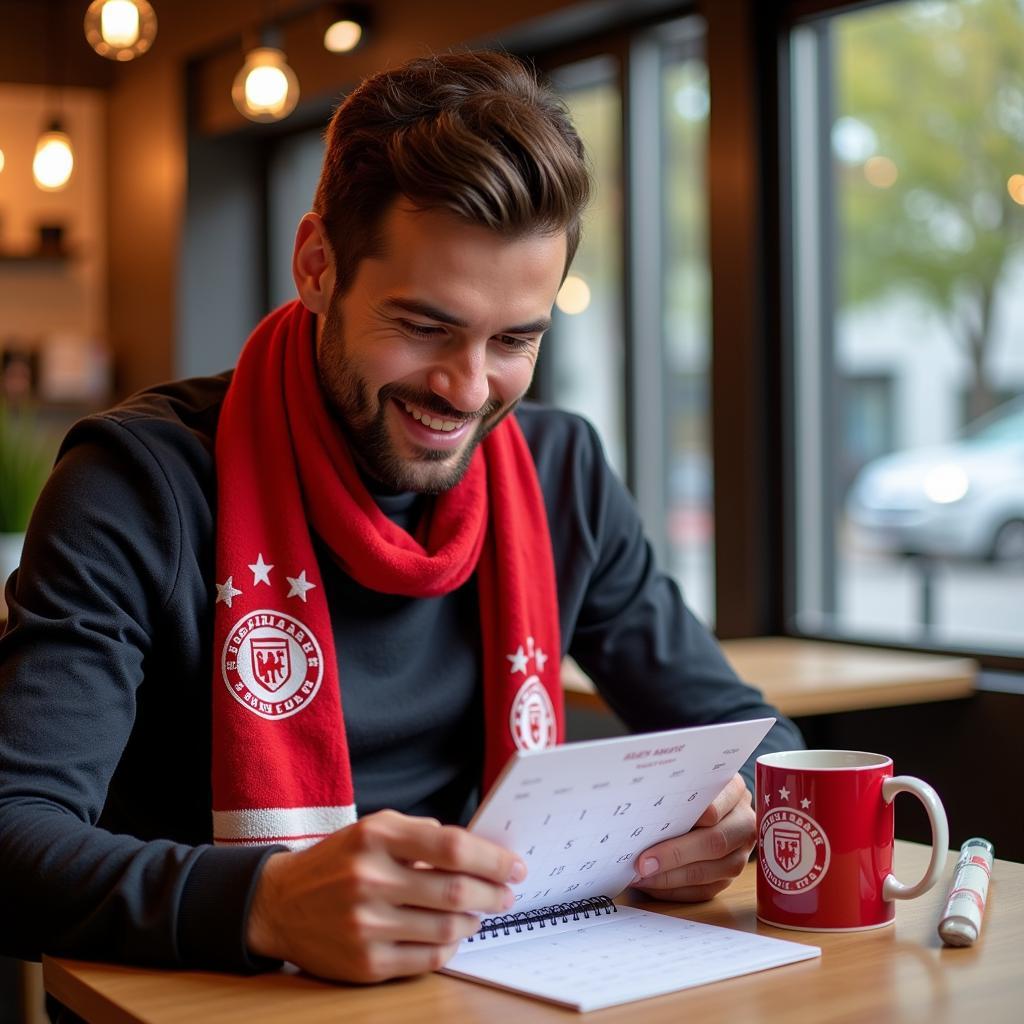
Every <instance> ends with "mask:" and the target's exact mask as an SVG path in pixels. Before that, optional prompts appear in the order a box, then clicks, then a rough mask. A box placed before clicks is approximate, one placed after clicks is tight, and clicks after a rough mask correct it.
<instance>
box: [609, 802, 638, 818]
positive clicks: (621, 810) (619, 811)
mask: <svg viewBox="0 0 1024 1024" xmlns="http://www.w3.org/2000/svg"><path fill="white" fill-rule="evenodd" d="M632 806H633V805H632V804H631V803H629V801H626V803H624V804H619V806H618V807H616V808H615V810H614V811H612V817H613V818H621V817H622V815H623V814H625V813H626V811H628V810H629V809H630V807H632Z"/></svg>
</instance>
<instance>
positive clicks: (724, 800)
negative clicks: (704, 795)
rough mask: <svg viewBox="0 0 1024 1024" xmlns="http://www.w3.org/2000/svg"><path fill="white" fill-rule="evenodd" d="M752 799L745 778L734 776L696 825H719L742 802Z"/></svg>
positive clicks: (701, 826)
mask: <svg viewBox="0 0 1024 1024" xmlns="http://www.w3.org/2000/svg"><path fill="white" fill-rule="evenodd" d="M744 798H745V799H747V800H748V801H749V800H750V799H751V797H750V790H749V789H747V784H746V782H745V781H744V780H743V776H742V775H739V774H736V775H734V776H733V777H732V778H731V779H730V780H729V781H728V782H727V783H726V785H725V787H724V788H723V789H722V792H721V793H719V794H718V796H716V797H715V799H714V800H712V801H711V803H710V804H708V806H707V807H706V808H705V809H704V813H703V814H702V815H701V816H700V817H699V818H698V819H697V822H696V825H697V826H698V827H700V828H704V827H706V826H708V825H717V824H718V823H719V822H720V821H721V820H722V819H723V818H724V817H725V816H726V815H727V814H728V813H729V812H730V811H731V810H732V809H733V808H734V807H735V806H736V804H738V803H739V802H740V801H741V800H743V799H744Z"/></svg>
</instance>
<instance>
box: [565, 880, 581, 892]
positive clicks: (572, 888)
mask: <svg viewBox="0 0 1024 1024" xmlns="http://www.w3.org/2000/svg"><path fill="white" fill-rule="evenodd" d="M579 887H580V883H579V882H573V883H572V885H567V886H566V887H565V891H566V892H575V891H576V890H577V889H578V888H579Z"/></svg>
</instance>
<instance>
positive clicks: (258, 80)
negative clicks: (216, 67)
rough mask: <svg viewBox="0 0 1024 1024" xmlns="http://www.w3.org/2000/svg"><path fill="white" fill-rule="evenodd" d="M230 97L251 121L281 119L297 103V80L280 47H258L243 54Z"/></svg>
mask: <svg viewBox="0 0 1024 1024" xmlns="http://www.w3.org/2000/svg"><path fill="white" fill-rule="evenodd" d="M231 98H232V99H233V100H234V102H235V106H236V107H237V108H238V110H239V112H240V113H242V114H244V115H245V116H246V117H247V118H249V120H250V121H262V122H270V121H280V120H281V119H282V118H284V117H287V116H288V115H289V114H290V113H291V112H292V111H293V110H294V109H295V104H296V103H298V102H299V80H298V78H296V77H295V72H294V71H292V69H291V68H290V67H289V66H288V62H287V61H286V60H285V56H284V53H283V52H282V51H281V50H278V49H276V48H275V47H273V46H259V47H257V48H256V49H255V50H250V51H249V52H248V53H247V54H246V55H245V63H244V64H243V65H242V68H241V70H240V71H239V72H238V74H237V75H235V81H234V84H233V85H232V87H231Z"/></svg>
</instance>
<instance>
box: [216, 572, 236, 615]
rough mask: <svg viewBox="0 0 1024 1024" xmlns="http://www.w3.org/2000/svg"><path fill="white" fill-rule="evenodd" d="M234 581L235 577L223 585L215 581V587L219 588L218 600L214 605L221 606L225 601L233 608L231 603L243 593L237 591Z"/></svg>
mask: <svg viewBox="0 0 1024 1024" xmlns="http://www.w3.org/2000/svg"><path fill="white" fill-rule="evenodd" d="M233 580H234V577H233V576H229V577H228V578H227V579H226V580H225V581H224V582H223V583H217V582H216V581H214V584H213V585H214V586H215V587H216V588H217V600H216V601H214V602H213V603H214V604H220V602H221V601H223V602H224V603H225V604H226V605H227V606H228V607H229V608H230V607H231V602H232V601H233V600H234V599H235V598H236V597H238V595H239V594H241V593H242V592H241V591H240V590H236V589H235V585H234V582H233Z"/></svg>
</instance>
